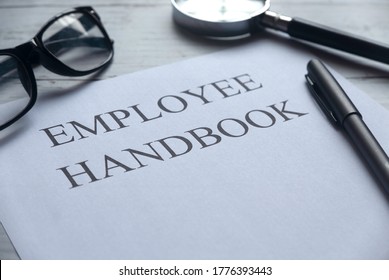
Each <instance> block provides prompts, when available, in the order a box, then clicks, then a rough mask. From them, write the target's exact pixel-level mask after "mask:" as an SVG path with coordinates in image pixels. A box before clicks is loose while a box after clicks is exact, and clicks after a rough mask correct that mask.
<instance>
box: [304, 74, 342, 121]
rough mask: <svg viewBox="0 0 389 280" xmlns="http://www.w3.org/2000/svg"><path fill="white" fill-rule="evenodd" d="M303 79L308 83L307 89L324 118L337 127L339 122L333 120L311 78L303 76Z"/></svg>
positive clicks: (328, 107)
mask: <svg viewBox="0 0 389 280" xmlns="http://www.w3.org/2000/svg"><path fill="white" fill-rule="evenodd" d="M305 79H306V80H307V82H308V87H309V90H310V91H311V94H312V96H313V98H315V100H316V102H317V104H319V106H320V108H321V109H322V111H323V112H324V114H325V115H326V117H327V118H328V119H329V120H330V121H331V122H333V123H334V124H335V125H339V122H338V120H337V119H336V118H335V116H334V113H333V112H332V111H331V110H330V106H328V105H327V103H326V102H325V100H324V99H323V98H321V94H320V89H319V87H318V86H317V85H316V84H315V83H314V82H313V81H312V79H311V77H309V75H308V74H306V75H305Z"/></svg>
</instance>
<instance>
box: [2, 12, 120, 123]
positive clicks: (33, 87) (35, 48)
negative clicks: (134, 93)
mask: <svg viewBox="0 0 389 280" xmlns="http://www.w3.org/2000/svg"><path fill="white" fill-rule="evenodd" d="M74 13H81V14H84V15H85V16H88V17H90V19H92V20H93V22H94V23H95V24H96V26H97V27H98V28H99V29H100V31H101V32H102V34H103V35H104V40H106V43H107V46H108V47H109V48H110V49H109V51H110V55H109V57H108V58H107V59H106V60H105V61H104V62H103V63H101V64H100V65H99V66H97V67H95V68H92V69H89V70H86V71H80V70H76V69H73V68H71V67H69V66H67V65H66V64H64V63H63V62H61V61H60V60H59V59H57V58H56V57H55V56H54V55H53V54H52V53H51V52H50V51H49V50H48V49H47V48H46V47H45V45H44V43H43V40H42V36H43V34H44V32H45V31H46V30H47V29H48V28H49V27H50V26H51V25H52V24H53V23H54V22H56V21H57V20H58V19H59V18H61V17H64V16H67V15H70V14H74ZM113 53H114V51H113V41H112V40H111V39H110V37H109V36H108V33H107V31H106V30H105V28H104V26H103V24H102V22H101V20H100V17H99V15H98V14H97V13H96V11H95V10H94V9H93V8H92V7H91V6H80V7H75V8H73V9H70V10H67V11H65V12H62V13H59V14H57V15H56V16H54V17H52V18H51V19H50V20H49V21H48V22H47V23H46V24H45V25H44V26H43V27H42V28H41V29H40V30H39V32H38V33H37V34H36V35H35V36H34V37H33V38H32V39H31V40H30V41H28V42H26V43H23V44H21V45H18V46H16V47H14V48H9V49H3V50H0V55H8V56H10V57H12V58H14V59H16V60H17V62H18V63H19V64H18V66H19V67H21V69H20V70H19V71H21V70H22V71H23V72H24V73H23V74H25V75H26V78H27V79H28V81H25V82H28V83H29V86H28V87H27V88H28V89H29V90H28V92H27V93H28V94H29V95H30V100H29V103H28V104H27V106H26V107H25V108H24V109H23V110H22V111H21V112H20V113H19V114H17V115H16V116H15V117H13V118H12V119H11V120H9V121H8V122H6V123H4V124H2V125H0V130H3V129H4V128H6V127H8V126H10V125H12V124H13V123H15V122H16V121H18V120H19V119H20V118H21V117H23V116H24V115H25V114H26V113H27V112H28V111H29V110H30V109H31V108H32V107H33V106H34V104H35V102H36V100H37V97H38V92H37V84H36V78H35V75H34V71H33V66H34V65H35V64H38V63H40V64H41V65H43V66H44V67H45V68H46V69H48V70H49V71H51V72H53V73H56V74H59V75H63V76H69V77H78V76H85V75H89V74H92V73H94V72H96V71H98V70H100V69H102V68H104V67H105V66H106V65H107V64H108V63H109V62H110V61H111V60H112V58H113ZM0 94H1V93H0Z"/></svg>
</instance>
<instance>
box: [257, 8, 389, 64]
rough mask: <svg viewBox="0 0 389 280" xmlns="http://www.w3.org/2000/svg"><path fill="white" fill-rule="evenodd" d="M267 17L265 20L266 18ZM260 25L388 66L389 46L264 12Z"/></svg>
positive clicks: (296, 19) (315, 24)
mask: <svg viewBox="0 0 389 280" xmlns="http://www.w3.org/2000/svg"><path fill="white" fill-rule="evenodd" d="M266 17H267V18H266ZM262 24H263V25H265V26H267V27H272V28H275V29H278V30H281V31H284V32H286V33H288V34H289V35H290V36H292V37H295V38H298V39H303V40H306V41H310V42H313V43H317V44H320V45H324V46H327V47H331V48H334V49H338V50H342V51H346V52H348V53H352V54H356V55H359V56H363V57H366V58H369V59H372V60H376V61H380V62H383V63H387V64H389V46H388V45H384V44H382V43H379V42H374V41H372V40H369V39H366V38H363V37H359V36H356V35H353V34H350V33H347V32H343V31H340V30H337V29H334V28H330V27H327V26H324V25H320V24H317V23H314V22H310V21H308V20H304V19H300V18H290V17H286V16H282V15H279V14H276V13H273V12H270V11H268V12H266V13H265V15H264V18H262Z"/></svg>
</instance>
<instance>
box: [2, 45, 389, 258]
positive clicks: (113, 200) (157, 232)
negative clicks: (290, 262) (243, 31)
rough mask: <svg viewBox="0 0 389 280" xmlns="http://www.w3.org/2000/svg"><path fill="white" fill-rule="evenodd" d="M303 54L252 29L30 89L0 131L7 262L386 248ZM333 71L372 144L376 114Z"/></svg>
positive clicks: (383, 114) (383, 227)
mask: <svg viewBox="0 0 389 280" xmlns="http://www.w3.org/2000/svg"><path fill="white" fill-rule="evenodd" d="M310 58H311V56H310V55H309V54H307V53H304V52H302V51H299V50H297V49H293V48H291V47H287V46H281V45H280V44H275V43H274V42H271V41H262V42H258V43H251V44H246V45H242V46H240V47H237V48H233V49H230V50H227V51H224V52H220V53H216V54H212V55H208V56H204V57H199V58H195V59H191V60H187V61H183V62H180V63H176V64H172V65H167V66H163V67H159V68H155V69H150V70H147V71H143V72H139V73H135V74H130V75H124V76H121V77H117V78H114V79H110V80H106V81H102V82H95V83H91V84H89V85H87V86H84V87H82V88H81V89H79V90H78V91H77V90H76V91H73V92H69V93H68V94H66V95H65V94H63V95H60V96H53V97H51V98H47V97H46V98H40V99H39V100H38V102H37V104H36V106H35V107H34V108H33V109H32V110H31V112H29V114H28V115H27V116H25V117H24V118H23V119H22V120H21V121H20V122H19V123H18V124H17V125H15V127H13V128H12V127H10V128H9V129H8V130H6V131H3V132H2V133H1V140H0V141H1V149H0V159H1V160H0V166H1V171H2V182H1V186H0V215H1V216H0V218H1V221H2V223H3V225H4V227H5V228H6V230H7V232H8V234H9V236H10V238H11V240H12V242H13V244H14V246H15V247H16V249H17V251H18V253H19V255H20V256H21V258H23V259H388V258H389V234H388V232H389V201H388V198H387V196H385V193H384V191H383V190H382V188H381V187H380V186H379V184H378V183H377V181H376V180H375V179H374V177H373V176H372V174H371V173H370V172H369V171H368V169H367V167H366V165H365V164H364V163H363V161H362V159H361V157H360V156H359V155H358V154H357V152H356V150H355V149H354V148H353V147H352V146H351V144H350V142H349V141H348V140H347V137H346V136H345V135H344V134H343V133H342V132H341V131H340V130H337V129H335V128H334V127H333V126H332V125H331V124H330V123H329V122H328V120H327V119H326V118H325V116H324V115H323V113H322V112H321V111H320V109H319V108H318V106H317V105H316V104H315V102H314V100H313V99H312V97H311V95H310V94H309V91H308V88H307V86H306V83H305V79H304V75H305V74H306V64H307V62H308V61H309V59H310ZM339 79H340V81H341V83H342V85H343V86H344V88H345V89H346V90H347V92H348V93H349V95H350V97H351V99H352V100H353V101H354V103H355V104H356V106H357V107H358V108H359V109H360V111H361V113H362V114H363V116H364V119H365V121H366V123H367V125H368V126H369V127H370V129H371V130H372V131H373V133H374V134H375V135H376V137H377V139H378V140H379V142H380V143H381V144H382V145H383V147H384V149H386V150H387V151H388V149H389V131H388V129H387V128H388V127H389V115H388V112H387V111H385V110H384V109H383V108H381V107H380V106H379V105H377V104H375V103H374V102H373V101H372V100H370V99H369V98H368V97H367V96H366V95H364V94H363V93H361V92H360V91H358V90H357V89H355V88H354V87H353V86H351V85H350V84H348V83H347V82H346V81H345V80H344V79H342V78H341V77H339ZM185 91H189V92H190V93H192V94H190V93H188V92H187V93H185ZM201 93H203V96H202V97H199V96H194V95H193V94H197V95H199V94H201ZM238 93H239V94H238ZM227 96H228V97H227ZM82 125H84V126H85V127H87V128H89V131H88V130H87V129H86V128H85V127H84V128H82ZM95 125H96V126H95ZM50 127H51V128H50ZM76 128H78V130H79V132H77V130H76ZM80 133H81V135H80ZM49 135H51V139H50V137H49ZM131 149H132V150H131ZM153 149H154V150H153ZM169 149H171V150H169ZM133 150H138V151H143V152H144V153H148V156H146V155H145V154H143V155H142V154H141V153H139V152H138V153H136V152H134V151H133ZM131 151H132V154H131V153H130V152H131ZM137 159H138V161H137ZM86 166H87V168H89V172H90V173H89V175H88V174H83V175H80V176H74V177H72V178H73V179H74V181H75V183H72V182H71V180H70V179H69V178H67V177H66V176H65V172H64V170H68V172H69V174H73V175H74V174H76V173H79V172H81V171H82V170H85V168H86ZM61 168H62V169H61ZM90 181H92V182H90ZM74 184H76V185H80V186H76V187H73V185H74Z"/></svg>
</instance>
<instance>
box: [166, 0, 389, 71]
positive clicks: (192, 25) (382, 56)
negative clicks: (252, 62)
mask: <svg viewBox="0 0 389 280" xmlns="http://www.w3.org/2000/svg"><path fill="white" fill-rule="evenodd" d="M171 2H172V5H173V19H174V21H175V22H176V23H177V24H178V25H179V26H181V27H183V28H185V29H187V30H190V31H192V32H194V33H197V34H200V35H203V36H208V37H216V38H231V37H239V36H244V35H250V34H253V33H255V32H256V31H258V30H261V29H263V28H272V29H275V30H279V31H282V32H285V33H287V34H289V35H290V36H291V37H295V38H298V39H303V40H307V41H310V42H313V43H317V44H321V45H324V46H327V47H332V48H335V49H338V50H342V51H345V52H348V53H352V54H356V55H359V56H362V57H366V58H369V59H372V60H376V61H380V62H383V63H388V64H389V46H387V45H384V44H381V43H378V42H373V41H371V40H368V39H365V38H362V37H359V36H355V35H352V34H349V33H346V32H343V31H339V30H336V29H333V28H330V27H326V26H324V25H320V24H316V23H313V22H310V21H307V20H304V19H300V18H291V17H288V16H284V15H281V14H278V13H275V12H272V11H270V10H269V8H270V0H171Z"/></svg>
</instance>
